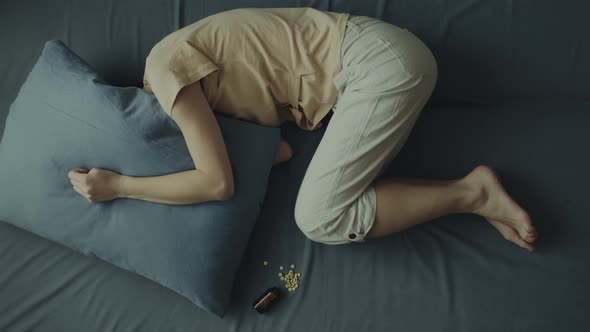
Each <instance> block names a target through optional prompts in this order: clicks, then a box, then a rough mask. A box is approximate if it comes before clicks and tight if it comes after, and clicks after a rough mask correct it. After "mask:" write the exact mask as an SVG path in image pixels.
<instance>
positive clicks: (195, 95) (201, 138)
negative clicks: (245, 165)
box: [120, 81, 234, 205]
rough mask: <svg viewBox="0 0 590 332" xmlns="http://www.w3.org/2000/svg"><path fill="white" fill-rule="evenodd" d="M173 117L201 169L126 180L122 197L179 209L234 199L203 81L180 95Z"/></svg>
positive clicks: (225, 160) (186, 88) (183, 90)
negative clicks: (213, 201) (169, 205)
mask: <svg viewBox="0 0 590 332" xmlns="http://www.w3.org/2000/svg"><path fill="white" fill-rule="evenodd" d="M171 117H172V119H173V120H174V121H176V123H177V124H178V126H179V128H180V130H181V131H182V134H183V136H184V138H185V140H186V144H187V147H188V149H189V152H190V154H191V156H192V158H193V161H195V164H196V165H199V166H198V169H194V170H189V171H184V172H179V173H173V174H168V175H161V176H150V177H131V176H123V177H122V179H121V189H120V190H121V193H120V196H121V197H124V198H133V199H141V200H146V201H150V202H155V203H166V204H176V205H184V204H195V203H199V202H205V201H211V200H226V199H229V198H231V197H232V196H233V193H234V179H233V175H232V169H231V164H230V161H229V157H228V155H227V149H226V146H225V143H224V141H223V137H222V135H221V130H220V129H219V125H218V124H217V120H216V119H215V116H214V114H213V111H212V110H211V107H210V106H209V104H208V102H207V99H206V98H205V95H204V94H203V90H202V88H201V83H200V81H197V82H195V83H193V84H191V85H187V86H185V87H184V88H182V89H181V90H180V92H178V95H177V97H176V101H175V102H174V105H173V106H172V110H171ZM196 160H198V163H197V162H196Z"/></svg>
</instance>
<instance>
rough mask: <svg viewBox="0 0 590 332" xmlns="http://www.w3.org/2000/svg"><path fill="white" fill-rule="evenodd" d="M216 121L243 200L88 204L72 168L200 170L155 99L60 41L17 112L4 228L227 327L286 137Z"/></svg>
mask: <svg viewBox="0 0 590 332" xmlns="http://www.w3.org/2000/svg"><path fill="white" fill-rule="evenodd" d="M215 116H216V119H217V121H218V123H219V126H220V128H221V131H222V134H223V137H224V140H225V143H226V146H227V149H228V154H229V157H230V160H231V165H232V169H233V173H234V179H235V194H234V196H233V198H232V199H230V200H227V201H210V202H203V203H198V204H192V205H170V204H159V203H152V202H148V201H143V200H134V199H116V200H112V201H108V202H99V203H89V202H88V201H87V200H86V199H85V198H84V197H82V196H81V195H80V194H78V193H77V192H76V191H75V190H74V189H73V187H72V185H71V183H70V181H69V178H68V176H67V173H68V172H69V171H70V170H72V169H74V168H77V167H84V168H89V169H90V168H92V167H96V168H103V169H109V170H112V171H115V172H117V173H120V174H124V175H129V176H157V175H164V174H170V173H175V172H180V171H185V170H189V169H194V168H195V164H194V163H193V161H192V158H191V156H190V153H189V151H188V148H187V146H186V143H185V141H184V138H183V136H182V132H181V131H180V129H179V127H178V126H177V125H176V123H175V122H174V121H173V120H172V119H170V118H169V117H168V115H166V113H165V112H164V111H163V109H162V107H161V106H160V104H159V103H158V101H157V100H156V97H155V96H154V95H152V94H149V93H147V92H145V91H143V90H142V89H141V88H138V87H116V86H112V85H109V84H108V83H106V82H105V81H104V80H103V79H101V78H100V77H99V76H98V74H97V73H96V71H95V70H94V69H93V68H91V66H89V65H88V63H86V62H85V61H84V60H82V59H81V58H80V57H79V56H78V55H76V54H75V53H74V52H73V51H71V50H70V49H69V48H68V47H67V46H66V45H65V44H64V43H63V42H62V41H61V40H56V39H53V40H49V41H47V42H46V43H45V45H44V48H43V51H42V54H41V56H40V57H39V59H38V61H37V63H36V64H35V66H34V67H33V69H32V71H31V73H30V74H29V76H28V77H27V79H26V81H25V83H24V84H23V86H22V87H21V89H20V91H19V93H18V96H17V98H16V100H15V101H14V102H13V103H12V104H11V106H10V109H9V114H8V118H7V121H6V127H5V132H4V135H3V138H2V141H1V143H0V219H2V220H4V221H6V222H8V223H11V224H13V225H16V226H19V227H21V228H23V229H26V230H29V231H31V232H33V233H36V234H39V235H41V236H43V237H46V238H49V239H51V240H54V241H56V242H59V243H62V244H64V245H66V246H68V247H70V248H72V249H75V250H77V251H80V252H82V253H84V254H86V255H92V256H96V257H98V258H100V259H102V260H105V261H107V262H109V263H112V264H114V265H116V266H119V267H121V268H123V269H126V270H128V271H131V272H135V273H138V274H140V275H143V276H145V277H147V278H149V279H151V280H153V281H156V282H158V283H160V284H162V285H164V286H166V287H168V288H170V289H172V290H174V291H176V292H177V293H179V294H181V295H183V296H185V297H187V298H188V299H190V300H191V301H192V302H194V303H195V304H196V305H198V306H200V307H202V308H203V309H205V310H207V311H209V312H210V313H213V314H215V315H217V316H219V317H223V315H224V314H225V312H226V309H227V306H228V304H229V303H228V302H229V298H230V292H231V288H232V285H233V281H234V277H235V273H236V271H237V269H238V267H239V264H240V262H241V258H242V256H243V253H244V250H245V247H246V245H247V242H248V240H249V237H250V233H251V231H252V229H253V227H254V224H255V222H256V220H257V218H258V214H259V211H260V208H261V205H262V202H263V200H264V197H265V194H266V187H267V181H268V177H269V173H270V171H271V167H272V160H273V158H274V155H275V151H276V149H277V147H278V143H279V141H280V129H279V128H270V127H263V126H260V125H256V124H253V123H249V122H246V121H241V120H237V119H232V118H229V117H226V116H223V115H221V114H218V113H216V114H215ZM196 166H198V161H197V165H196Z"/></svg>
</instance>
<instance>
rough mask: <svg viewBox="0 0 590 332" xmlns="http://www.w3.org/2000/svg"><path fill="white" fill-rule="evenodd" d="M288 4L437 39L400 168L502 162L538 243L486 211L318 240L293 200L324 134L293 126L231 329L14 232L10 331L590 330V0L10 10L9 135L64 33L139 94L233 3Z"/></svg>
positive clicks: (150, 3)
mask: <svg viewBox="0 0 590 332" xmlns="http://www.w3.org/2000/svg"><path fill="white" fill-rule="evenodd" d="M289 6H313V7H316V8H319V9H325V10H332V11H344V12H351V13H353V14H357V15H370V16H375V17H379V18H382V19H384V20H387V21H389V22H392V23H394V24H397V25H399V26H402V27H404V28H408V29H410V30H411V31H413V32H414V33H416V34H417V35H418V36H419V37H420V38H422V39H423V40H424V41H425V42H426V43H427V44H428V46H429V47H430V48H431V49H432V50H433V53H434V55H435V56H436V58H437V62H438V64H439V82H438V85H437V88H436V90H435V92H434V96H433V98H432V100H431V102H430V103H429V104H430V105H429V107H428V108H427V109H426V110H425V111H424V113H423V115H422V116H421V118H420V119H419V121H418V123H417V125H416V128H415V130H414V132H413V133H412V135H411V136H410V138H409V141H408V143H407V145H406V146H405V148H404V149H403V150H402V152H401V154H400V155H399V157H398V158H397V159H396V160H394V162H393V164H392V167H391V168H390V169H389V172H388V173H386V174H385V176H387V175H388V174H389V175H391V174H395V175H406V176H417V177H425V178H453V177H459V176H462V175H464V174H466V173H467V172H468V171H469V170H471V169H472V168H473V167H475V166H476V165H478V164H489V165H491V166H494V167H495V168H496V170H497V171H498V173H499V175H500V176H501V178H502V180H503V182H504V184H505V185H506V188H507V190H508V191H509V192H510V193H511V194H512V195H513V196H514V198H515V199H516V200H517V201H518V202H519V203H521V204H522V205H523V206H524V207H525V208H526V209H527V210H528V211H529V212H530V214H531V216H532V219H533V221H534V223H535V225H536V227H537V229H538V231H539V235H540V238H539V240H538V242H537V244H536V248H537V251H536V252H535V253H533V254H530V253H528V252H526V251H525V250H523V249H521V248H519V247H517V246H516V245H514V244H512V243H510V242H508V241H506V240H504V239H503V238H502V236H501V235H500V234H499V233H498V232H497V231H496V230H495V229H494V228H493V227H492V226H490V225H489V224H488V223H487V222H485V221H484V220H483V219H481V218H479V217H476V216H471V215H454V216H448V217H444V218H440V219H438V220H435V221H433V222H431V223H427V224H423V225H420V226H418V227H415V228H412V229H410V230H407V231H405V232H402V233H399V234H396V235H392V236H390V237H386V238H382V239H378V240H372V241H369V242H366V243H364V244H351V245H345V246H326V245H321V244H316V243H313V242H311V241H309V240H307V238H305V236H304V235H303V234H302V233H301V232H300V231H299V229H298V228H297V226H296V225H295V221H294V219H293V208H294V205H295V201H296V197H297V192H298V189H299V186H300V183H301V180H302V179H303V176H304V174H305V170H306V168H307V165H308V163H309V161H310V160H311V157H312V155H313V152H314V151H315V148H316V147H317V144H318V143H319V141H320V139H321V137H322V134H323V132H324V130H325V129H320V130H319V131H317V132H304V131H301V130H299V129H297V128H296V127H295V126H294V125H293V124H286V125H285V126H284V127H283V128H282V131H283V134H284V136H285V138H286V139H287V140H288V141H289V142H290V143H291V144H292V145H293V147H294V149H295V156H294V158H293V159H292V160H291V161H289V162H288V163H285V164H283V165H280V166H277V167H275V168H274V170H273V173H272V174H271V178H270V183H269V189H268V192H267V197H266V201H265V204H264V207H263V209H262V212H261V216H260V219H259V221H258V223H257V225H256V228H255V230H254V231H253V234H252V237H251V240H250V244H249V247H248V249H247V251H246V253H245V256H244V259H243V262H242V265H241V267H240V272H239V275H238V278H237V281H236V283H235V285H234V289H233V295H232V296H233V300H232V305H231V307H230V308H229V312H228V314H227V315H226V317H225V319H223V320H220V319H218V318H215V317H212V316H210V315H208V314H206V313H205V312H204V311H202V310H200V309H198V308H197V307H195V306H194V305H192V304H191V303H190V302H189V301H188V300H185V299H184V298H183V297H181V296H179V295H176V294H175V293H173V292H172V291H169V290H167V289H165V288H163V287H162V286H159V285H157V284H155V283H153V282H151V281H148V280H146V279H144V278H142V277H139V276H137V275H134V274H131V273H129V272H125V271H123V270H120V269H118V268H115V267H113V266H110V265H107V264H106V263H103V262H101V261H99V260H97V259H95V258H91V257H85V256H82V255H80V254H77V253H75V252H72V251H71V250H69V249H67V248H64V247H61V246H59V245H56V244H54V243H51V242H49V241H47V240H44V239H41V238H39V237H37V236H35V235H32V234H30V233H26V232H24V231H21V230H18V229H15V228H14V227H12V226H8V225H7V224H5V223H2V222H0V331H2V332H14V331H19V332H20V331H49V332H53V331H60V332H62V331H63V332H67V331H76V332H78V331H85V332H86V331H88V332H92V331H97V332H99V331H100V332H110V331H138V332H139V331H212V332H222V331H223V332H225V331H240V332H242V331H245V332H248V331H256V332H262V331H273V332H275V331H309V332H316V331H317V332H329V331H335V332H343V331H354V332H357V331H411V332H413V331H425V332H431V331H449V332H457V331H465V332H472V331H494V332H495V331H502V332H510V331H519V332H520V331H525V332H528V331H531V332H554V331H568V332H574V331H588V330H590V315H588V314H587V312H588V311H589V310H590V264H589V263H588V261H589V257H590V218H589V216H590V204H589V203H588V188H589V187H590V174H589V172H588V170H589V169H590V155H589V154H588V146H589V144H590V130H588V128H589V126H590V125H589V124H590V112H589V110H590V85H589V84H587V78H588V77H589V76H590V61H588V59H589V58H590V43H589V42H588V31H590V20H587V19H586V16H587V13H588V12H589V10H590V2H588V1H585V0H565V1H560V2H557V1H552V0H538V1H497V0H481V1H473V0H456V1H430V0H419V1H416V0H399V1H398V0H396V1H384V0H310V1H301V0H281V1H278V0H240V1H238V0H228V1H206V0H195V1H186V0H174V1H165V0H142V1H139V0H126V1H115V0H108V1H90V0H85V1H78V0H56V1H52V2H51V3H49V2H42V1H41V2H40V1H34V0H20V1H16V0H12V1H0V29H1V31H2V33H0V45H3V48H2V51H1V52H0V133H2V132H3V128H4V123H5V122H4V119H5V116H6V114H7V113H8V106H9V105H10V104H11V103H12V101H13V100H14V99H15V97H16V94H17V92H18V89H19V88H20V86H21V85H22V83H23V82H24V80H25V78H26V76H27V74H28V73H29V71H30V69H31V68H32V66H33V64H34V63H35V61H36V59H37V57H38V56H39V54H40V52H41V49H42V46H43V44H44V43H45V41H47V40H49V39H52V38H58V39H61V40H63V41H64V42H65V43H66V44H67V45H68V46H69V47H71V48H72V49H73V50H74V51H75V52H77V53H78V54H79V55H80V56H82V57H83V58H84V59H86V60H87V61H88V62H89V63H90V64H91V65H92V66H94V67H95V68H96V69H97V71H98V72H99V73H100V74H101V76H102V77H104V78H105V79H106V80H107V81H108V82H109V83H111V84H114V85H119V86H128V85H135V86H139V84H141V80H142V76H141V75H142V74H143V66H144V61H145V57H146V55H147V54H148V52H149V50H150V49H151V47H152V46H153V45H154V44H155V43H156V42H157V41H158V40H160V39H161V38H162V37H164V36H165V35H167V34H168V33H170V32H172V31H174V30H176V29H178V28H181V27H183V26H186V25H187V24H190V23H191V22H193V21H196V20H198V19H200V18H202V17H205V16H208V15H210V14H213V13H216V12H219V11H222V10H227V9H232V8H237V7H289ZM15 176H26V174H24V175H15ZM23 204H26V202H23ZM72 222H76V221H75V220H72ZM264 260H267V261H269V262H270V263H271V265H270V266H268V267H265V266H264V265H263V264H262V262H263V261H264ZM291 263H293V264H295V265H296V270H297V271H300V272H301V274H302V281H301V283H300V287H299V289H298V290H297V291H296V292H294V293H288V292H284V293H285V294H288V296H287V297H286V298H285V299H283V300H282V301H280V303H279V304H278V306H277V307H276V308H275V310H274V311H272V312H271V313H269V314H268V315H264V316H260V315H258V314H257V313H256V311H254V309H252V308H251V304H252V301H253V300H254V299H255V298H256V297H257V296H258V295H259V294H260V293H261V292H262V291H264V290H265V289H267V288H268V287H270V286H273V285H279V279H278V276H277V273H278V268H277V267H278V265H284V266H287V265H290V264H291Z"/></svg>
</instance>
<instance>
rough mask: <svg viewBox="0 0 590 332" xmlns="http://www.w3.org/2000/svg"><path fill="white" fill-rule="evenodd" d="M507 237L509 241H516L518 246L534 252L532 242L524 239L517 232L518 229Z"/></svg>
mask: <svg viewBox="0 0 590 332" xmlns="http://www.w3.org/2000/svg"><path fill="white" fill-rule="evenodd" d="M506 239H507V240H508V241H511V242H514V243H516V244H517V245H518V246H520V247H522V248H524V249H526V250H528V251H531V252H532V251H533V249H534V248H533V246H532V245H531V244H530V243H528V242H525V241H524V240H523V239H521V238H520V236H519V235H518V234H517V233H516V231H514V233H512V234H510V235H509V236H508V237H507V238H506Z"/></svg>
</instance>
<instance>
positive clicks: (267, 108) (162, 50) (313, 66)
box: [143, 8, 350, 130]
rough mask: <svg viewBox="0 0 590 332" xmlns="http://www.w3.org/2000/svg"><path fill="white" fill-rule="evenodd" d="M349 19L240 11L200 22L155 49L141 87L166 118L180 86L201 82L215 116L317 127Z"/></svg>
mask: <svg viewBox="0 0 590 332" xmlns="http://www.w3.org/2000/svg"><path fill="white" fill-rule="evenodd" d="M349 15H350V14H348V13H335V12H327V11H320V10H317V9H313V8H241V9H234V10H230V11H225V12H221V13H217V14H214V15H211V16H208V17H205V18H203V19H201V20H199V21H197V22H195V23H192V24H190V25H188V26H186V27H184V28H181V29H179V30H176V31H174V32H173V33H171V34H169V35H167V36H166V37H164V38H163V39H162V40H161V41H159V42H158V43H157V44H156V45H155V46H154V47H153V48H152V50H151V51H150V53H149V55H148V56H147V58H146V65H145V71H144V81H143V83H144V88H143V89H144V90H145V91H146V92H149V93H153V94H154V95H155V96H156V98H157V99H158V102H159V103H160V104H161V105H162V108H163V109H164V111H165V112H166V113H167V114H168V115H171V110H172V105H173V103H174V100H175V98H176V95H177V94H178V92H179V91H180V89H182V88H183V87H184V86H186V85H189V84H191V83H194V82H196V81H198V80H201V85H202V87H203V92H204V94H205V96H206V97H207V100H208V102H209V105H210V106H211V108H212V109H214V110H216V111H219V112H222V113H225V114H228V115H230V116H233V117H235V118H238V119H243V120H246V121H251V122H255V123H258V124H261V125H265V126H272V127H276V126H279V125H280V124H282V123H284V122H285V121H295V122H296V123H297V125H298V126H299V127H300V128H302V129H306V130H314V129H317V128H320V127H321V125H322V123H321V122H320V121H321V120H322V118H323V117H324V116H325V115H326V114H327V113H328V112H329V111H330V109H331V108H332V106H333V105H334V103H335V101H336V97H337V90H336V87H335V86H334V84H333V82H332V80H333V79H334V77H335V76H336V74H337V73H338V72H339V71H340V69H341V59H340V48H341V46H342V41H343V39H344V32H345V29H346V22H347V20H348V17H349Z"/></svg>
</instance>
